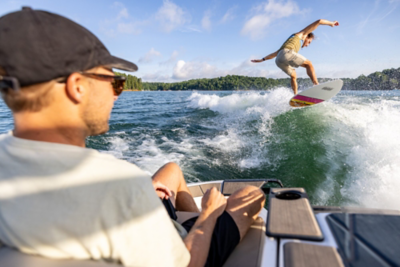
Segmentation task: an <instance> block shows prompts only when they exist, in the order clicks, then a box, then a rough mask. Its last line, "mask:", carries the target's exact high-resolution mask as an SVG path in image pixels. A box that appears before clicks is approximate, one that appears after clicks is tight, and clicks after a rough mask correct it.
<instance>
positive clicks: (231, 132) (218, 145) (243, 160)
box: [188, 88, 292, 169]
mask: <svg viewBox="0 0 400 267" xmlns="http://www.w3.org/2000/svg"><path fill="white" fill-rule="evenodd" d="M291 96H292V92H291V90H289V89H287V88H277V89H275V90H272V91H267V92H259V91H257V92H238V93H236V92H235V93H233V94H231V95H227V96H218V95H216V94H212V95H210V94H204V93H201V94H200V93H198V92H195V93H192V95H191V96H190V97H189V98H188V100H189V104H188V107H190V108H195V109H210V110H212V111H215V112H218V113H220V114H221V116H218V117H217V118H216V120H217V122H216V123H217V124H219V125H222V126H224V127H226V128H225V131H223V133H221V134H220V135H218V136H215V137H213V138H204V139H201V140H200V141H201V142H203V143H204V144H205V145H206V146H208V147H210V148H211V149H214V150H218V151H220V152H221V153H224V154H226V157H225V159H226V158H229V159H230V160H231V162H230V164H232V165H236V166H237V167H239V168H241V169H248V168H257V167H259V166H261V165H263V164H265V162H266V160H267V159H265V158H264V157H263V156H262V155H261V154H262V153H264V152H263V150H262V149H260V145H261V146H262V144H263V143H265V140H266V139H268V137H269V135H270V127H271V123H272V118H273V117H275V116H277V115H279V114H282V113H285V112H287V111H289V110H290V109H291V108H290V106H289V105H288V99H290V97H291ZM252 122H253V124H252V126H251V127H252V128H250V129H249V128H248V126H246V123H252ZM254 131H257V132H258V134H254V133H252V134H249V132H254ZM246 149H247V150H248V151H249V153H247V154H246V155H241V156H236V157H235V156H232V155H233V154H238V151H240V150H246ZM220 163H221V160H216V161H214V164H217V165H218V164H220Z"/></svg>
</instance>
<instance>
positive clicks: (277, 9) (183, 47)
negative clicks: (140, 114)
mask: <svg viewBox="0 0 400 267" xmlns="http://www.w3.org/2000/svg"><path fill="white" fill-rule="evenodd" d="M22 6H31V7H32V8H34V9H42V10H47V11H51V12H54V13H58V14H60V15H63V16H65V17H68V18H70V19H72V20H74V21H76V22H78V23H80V24H82V25H83V26H84V27H86V28H88V29H89V30H90V31H92V32H93V33H94V34H95V35H97V36H98V37H99V38H100V40H102V41H103V42H104V44H105V45H106V47H107V48H108V49H109V50H110V52H111V53H112V54H113V55H115V56H119V57H122V58H125V59H127V60H131V61H133V62H135V63H137V65H138V66H139V71H138V72H136V73H135V74H134V75H136V76H138V77H141V78H142V79H143V80H144V81H166V82H175V81H181V80H188V79H194V78H212V77H219V76H225V75H228V74H231V75H232V74H237V75H247V76H262V77H267V78H283V77H286V75H285V74H284V73H283V72H282V71H281V70H280V69H278V68H277V67H276V65H275V62H274V60H270V61H265V62H264V63H259V64H255V63H251V62H250V59H253V58H261V57H264V56H266V55H268V54H269V53H272V52H274V51H276V50H277V49H278V48H279V47H280V46H281V45H282V43H283V42H284V41H285V40H286V39H287V37H288V36H289V35H290V34H292V33H295V32H298V31H300V30H301V29H303V28H304V27H306V26H307V25H308V24H310V23H312V22H314V21H315V20H317V19H320V18H323V19H327V20H337V21H339V23H340V26H339V27H334V28H332V27H329V26H320V27H319V28H318V29H317V30H316V31H315V34H316V35H317V40H315V41H314V42H313V43H312V44H311V45H310V46H309V47H308V48H304V49H302V50H301V51H300V53H301V54H302V55H304V56H305V57H306V58H308V59H309V60H311V62H313V64H314V67H315V69H316V73H317V76H318V77H333V78H337V77H350V78H354V77H357V76H359V75H360V74H364V75H367V74H370V73H372V72H375V71H381V70H383V69H387V68H399V67H400V49H399V47H400V34H399V33H400V19H399V18H400V0H375V1H369V0H365V1H361V0H357V1H356V0H324V1H317V0H302V1H295V0H281V1H279V0H266V1H252V0H247V1H236V0H229V1H228V0H204V1H178V0H159V1H155V0H154V1H153V0H147V1H136V0H133V1H132V0H119V1H108V0H96V1H94V0H80V1H76V0H69V1H56V0H29V1H24V0H0V15H4V14H6V13H8V12H12V11H16V10H18V9H20V8H21V7H22ZM297 73H298V76H300V77H306V73H305V71H304V69H303V68H299V69H298V71H297Z"/></svg>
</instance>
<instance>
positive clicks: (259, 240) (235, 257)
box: [224, 217, 265, 267]
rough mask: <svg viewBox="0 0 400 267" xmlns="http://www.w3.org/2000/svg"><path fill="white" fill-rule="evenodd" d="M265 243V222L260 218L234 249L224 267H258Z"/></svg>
mask: <svg viewBox="0 0 400 267" xmlns="http://www.w3.org/2000/svg"><path fill="white" fill-rule="evenodd" d="M264 243H265V222H264V220H263V219H262V218H261V217H258V218H257V220H255V221H254V223H253V224H252V225H251V227H250V229H249V231H248V232H247V233H246V235H245V236H244V238H243V239H242V241H240V243H239V245H237V247H236V248H235V250H234V251H233V252H232V254H231V255H230V256H229V258H228V260H227V261H226V262H225V264H224V267H239V266H246V267H259V266H261V260H262V253H263V249H264Z"/></svg>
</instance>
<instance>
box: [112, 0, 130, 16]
mask: <svg viewBox="0 0 400 267" xmlns="http://www.w3.org/2000/svg"><path fill="white" fill-rule="evenodd" d="M113 6H114V7H116V8H120V11H119V13H118V15H117V20H119V19H122V18H126V19H127V18H129V13H128V9H127V8H126V7H125V5H124V4H123V3H121V2H114V5H113Z"/></svg>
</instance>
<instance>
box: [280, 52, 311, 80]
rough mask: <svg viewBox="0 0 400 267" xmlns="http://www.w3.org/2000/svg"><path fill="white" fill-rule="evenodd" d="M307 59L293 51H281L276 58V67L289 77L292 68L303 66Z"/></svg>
mask: <svg viewBox="0 0 400 267" xmlns="http://www.w3.org/2000/svg"><path fill="white" fill-rule="evenodd" d="M306 60H307V59H306V58H305V57H304V56H302V55H300V54H298V53H296V52H295V51H293V50H289V49H282V50H281V51H279V53H278V56H277V57H276V60H275V63H276V65H277V66H278V67H279V68H280V69H281V70H283V71H284V72H285V73H286V74H287V75H289V76H291V74H292V72H293V70H294V68H298V67H299V66H301V65H303V63H304V61H306Z"/></svg>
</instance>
